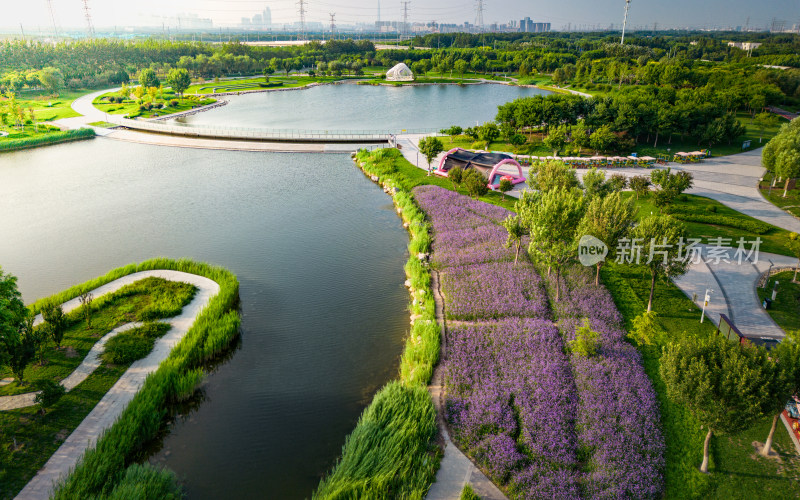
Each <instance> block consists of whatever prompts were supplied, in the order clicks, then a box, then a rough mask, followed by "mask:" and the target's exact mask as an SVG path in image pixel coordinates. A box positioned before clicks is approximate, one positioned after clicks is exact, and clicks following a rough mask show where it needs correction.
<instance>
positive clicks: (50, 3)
mask: <svg viewBox="0 0 800 500" xmlns="http://www.w3.org/2000/svg"><path fill="white" fill-rule="evenodd" d="M47 10H49V11H50V20H51V21H52V22H53V36H55V37H56V38H58V24H56V13H55V11H54V10H53V0H47Z"/></svg>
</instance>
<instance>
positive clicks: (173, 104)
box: [169, 99, 179, 107]
mask: <svg viewBox="0 0 800 500" xmlns="http://www.w3.org/2000/svg"><path fill="white" fill-rule="evenodd" d="M178 102H179V101H178V100H177V99H172V100H170V101H169V105H170V106H172V107H175V106H177V105H178Z"/></svg>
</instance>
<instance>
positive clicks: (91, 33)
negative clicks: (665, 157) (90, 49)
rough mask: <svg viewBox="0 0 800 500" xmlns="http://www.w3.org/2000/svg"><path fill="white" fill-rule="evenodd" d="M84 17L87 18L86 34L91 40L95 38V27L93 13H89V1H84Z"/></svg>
mask: <svg viewBox="0 0 800 500" xmlns="http://www.w3.org/2000/svg"><path fill="white" fill-rule="evenodd" d="M83 15H84V16H85V17H86V33H87V34H88V35H89V38H92V37H93V36H94V25H93V24H92V13H91V12H89V0H83Z"/></svg>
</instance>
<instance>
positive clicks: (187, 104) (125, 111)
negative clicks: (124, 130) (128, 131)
mask: <svg viewBox="0 0 800 500" xmlns="http://www.w3.org/2000/svg"><path fill="white" fill-rule="evenodd" d="M117 95H118V94H117V93H116V92H109V93H107V94H103V95H101V96H99V97H97V98H96V99H95V100H94V101H92V104H93V105H94V107H96V108H97V109H99V110H100V111H103V112H104V113H108V114H111V115H126V116H128V117H129V118H136V117H138V116H145V117H148V118H151V117H156V116H164V115H170V114H173V113H180V112H182V111H188V110H190V109H194V108H197V107H200V106H206V105H208V104H212V103H215V102H216V99H201V98H198V97H195V96H187V97H178V96H176V95H175V94H174V93H173V92H171V91H165V92H164V94H163V98H157V99H156V101H155V102H156V103H161V104H165V105H166V107H164V108H152V109H150V110H141V109H139V104H137V103H136V101H135V100H134V99H125V100H124V101H122V102H121V103H118V102H109V100H108V98H109V97H111V96H117ZM145 98H147V96H145ZM172 101H178V103H177V104H175V105H173V104H172Z"/></svg>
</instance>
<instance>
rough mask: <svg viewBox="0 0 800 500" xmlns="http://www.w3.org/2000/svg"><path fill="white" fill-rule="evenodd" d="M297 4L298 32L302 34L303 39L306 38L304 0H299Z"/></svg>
mask: <svg viewBox="0 0 800 500" xmlns="http://www.w3.org/2000/svg"><path fill="white" fill-rule="evenodd" d="M297 5H299V6H300V9H299V12H300V34H302V35H303V40H305V38H306V0H299V1H298V2H297Z"/></svg>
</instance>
